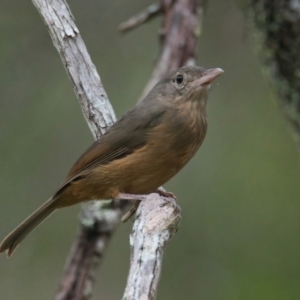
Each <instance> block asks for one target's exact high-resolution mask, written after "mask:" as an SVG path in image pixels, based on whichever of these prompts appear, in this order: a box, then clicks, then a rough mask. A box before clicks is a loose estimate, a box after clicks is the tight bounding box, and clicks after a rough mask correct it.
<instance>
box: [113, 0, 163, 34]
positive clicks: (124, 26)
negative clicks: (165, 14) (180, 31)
mask: <svg viewBox="0 0 300 300" xmlns="http://www.w3.org/2000/svg"><path fill="white" fill-rule="evenodd" d="M160 12H161V6H160V4H158V3H154V4H152V5H150V6H148V7H147V8H146V9H145V10H143V11H141V12H140V13H138V14H136V15H135V16H133V17H131V18H130V19H129V20H127V21H125V22H123V23H121V24H120V25H119V30H120V31H122V32H126V31H128V30H130V29H134V28H135V27H138V26H140V25H141V24H143V23H146V22H147V21H149V20H151V19H152V18H153V17H155V16H157V15H158V14H159V13H160Z"/></svg>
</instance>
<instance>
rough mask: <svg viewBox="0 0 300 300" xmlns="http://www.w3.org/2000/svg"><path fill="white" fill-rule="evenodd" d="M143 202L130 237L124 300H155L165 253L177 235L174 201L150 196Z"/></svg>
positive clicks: (178, 215)
mask: <svg viewBox="0 0 300 300" xmlns="http://www.w3.org/2000/svg"><path fill="white" fill-rule="evenodd" d="M148 197H149V199H148V198H147V199H146V200H145V201H142V202H141V204H140V206H139V208H138V211H137V216H136V219H135V222H134V225H133V229H132V233H131V236H130V247H131V265H130V271H129V276H128V280H127V286H126V289H125V293H124V296H123V300H134V299H136V300H137V299H149V300H152V299H155V297H156V293H157V286H158V282H159V277H160V273H161V267H162V257H163V251H164V248H165V247H166V245H167V243H168V242H169V240H170V239H171V237H172V236H173V235H174V234H175V233H176V232H177V228H178V225H179V222H180V220H181V216H180V208H179V207H178V206H177V205H176V202H175V201H174V200H173V201H172V199H170V198H169V199H168V198H167V199H166V200H167V202H166V200H165V199H163V197H160V196H159V195H158V194H150V195H149V196H148Z"/></svg>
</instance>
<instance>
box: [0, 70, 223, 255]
mask: <svg viewBox="0 0 300 300" xmlns="http://www.w3.org/2000/svg"><path fill="white" fill-rule="evenodd" d="M222 73H223V70H222V69H219V68H216V69H210V70H205V69H204V68H202V67H183V68H180V69H178V70H176V71H173V72H171V73H170V74H169V75H167V76H166V77H165V78H164V79H162V80H161V81H159V82H158V83H157V84H156V86H155V87H154V88H153V89H152V91H151V92H150V93H149V94H148V95H147V96H146V97H145V99H144V100H143V101H142V102H140V103H138V104H137V105H136V106H135V107H134V108H132V109H131V110H129V111H128V112H127V113H125V114H124V115H123V116H122V117H121V118H120V119H119V120H118V121H117V122H116V123H115V124H114V125H112V126H111V127H110V128H109V129H108V131H107V132H106V133H105V134H104V135H103V136H101V138H100V139H99V140H98V141H96V142H95V143H94V144H92V146H91V147H90V148H88V149H87V150H86V152H85V153H84V154H83V155H82V156H81V157H80V158H79V159H78V160H77V162H76V163H75V164H74V166H73V167H72V168H71V170H70V172H69V174H68V176H67V178H66V180H65V182H64V183H63V184H62V185H61V186H60V188H59V189H58V190H57V191H56V193H55V194H54V195H53V196H52V197H51V198H50V199H49V200H48V201H47V202H46V203H44V204H43V205H42V206H41V207H40V208H38V209H37V210H36V211H35V212H34V213H33V214H32V215H30V216H29V217H28V218H27V219H26V220H25V221H24V222H23V223H21V224H20V225H19V226H18V227H17V228H16V229H15V230H13V231H12V232H11V233H10V234H9V235H8V236H7V237H6V238H5V239H4V240H3V242H2V243H1V245H0V253H1V252H4V251H6V250H7V255H8V256H10V255H11V254H12V253H13V251H14V250H15V249H16V247H17V246H18V244H19V243H20V242H21V241H22V240H23V239H24V238H25V237H26V236H27V235H28V234H29V233H30V232H31V231H32V230H33V229H34V228H35V227H36V226H38V225H39V224H40V223H41V222H42V221H43V220H44V219H46V218H47V217H48V216H49V215H50V214H51V213H52V212H54V211H55V210H56V209H58V208H62V207H65V206H70V205H74V204H77V203H79V202H83V201H88V200H96V199H98V200H99V199H133V200H134V199H136V200H142V199H143V198H144V197H145V196H144V195H145V194H149V193H151V192H154V191H157V189H158V188H159V187H160V186H161V185H163V184H164V183H166V182H167V181H168V180H169V179H171V178H172V177H173V176H174V175H175V174H176V173H177V172H178V171H179V170H180V169H181V168H182V167H183V166H184V165H185V164H186V163H187V162H188V161H189V160H190V159H191V158H192V157H193V156H194V154H195V153H196V151H197V150H198V148H199V147H200V145H201V144H202V142H203V139H204V137H205V134H206V129H207V122H206V102H207V96H208V91H209V88H210V83H211V82H212V81H213V80H214V79H216V78H217V77H218V76H219V75H221V74H222Z"/></svg>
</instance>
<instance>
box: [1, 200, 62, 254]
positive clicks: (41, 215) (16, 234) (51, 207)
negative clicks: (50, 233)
mask: <svg viewBox="0 0 300 300" xmlns="http://www.w3.org/2000/svg"><path fill="white" fill-rule="evenodd" d="M56 200H57V198H54V199H52V198H50V199H49V200H48V201H47V202H46V203H44V204H43V205H42V206H41V207H39V208H38V209H37V210H36V211H35V212H34V213H33V214H31V215H30V216H29V217H28V218H27V219H25V220H24V221H23V222H22V223H21V224H20V225H19V226H18V227H17V228H16V229H14V230H13V231H12V232H11V233H10V234H9V235H8V236H7V237H6V238H5V239H4V240H3V241H2V243H1V244H0V253H2V252H4V251H7V256H8V257H9V256H11V255H12V253H13V252H14V251H15V249H16V247H17V246H18V245H19V244H20V243H21V242H22V240H23V239H24V238H25V237H26V236H27V235H28V234H29V233H30V232H31V231H32V230H33V229H34V228H35V227H37V226H38V225H39V224H40V223H42V222H43V221H44V220H45V219H46V218H47V217H48V216H49V215H50V214H52V213H53V212H54V211H55V210H56V208H57V205H56V203H57V202H56Z"/></svg>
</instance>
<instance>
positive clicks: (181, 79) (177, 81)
mask: <svg viewBox="0 0 300 300" xmlns="http://www.w3.org/2000/svg"><path fill="white" fill-rule="evenodd" d="M182 82H183V76H182V75H181V74H179V75H177V76H176V83H177V84H178V85H180V84H182Z"/></svg>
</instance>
